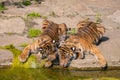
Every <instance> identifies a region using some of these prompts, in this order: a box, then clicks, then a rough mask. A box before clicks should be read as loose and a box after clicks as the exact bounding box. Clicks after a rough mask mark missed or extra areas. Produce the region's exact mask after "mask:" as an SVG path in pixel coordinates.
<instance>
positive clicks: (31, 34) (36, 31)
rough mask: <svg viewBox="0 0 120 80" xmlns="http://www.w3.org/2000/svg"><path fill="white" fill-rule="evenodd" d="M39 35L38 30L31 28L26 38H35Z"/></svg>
mask: <svg viewBox="0 0 120 80" xmlns="http://www.w3.org/2000/svg"><path fill="white" fill-rule="evenodd" d="M40 34H41V30H39V29H34V28H31V29H29V30H28V37H30V38H32V37H37V36H39V35H40Z"/></svg>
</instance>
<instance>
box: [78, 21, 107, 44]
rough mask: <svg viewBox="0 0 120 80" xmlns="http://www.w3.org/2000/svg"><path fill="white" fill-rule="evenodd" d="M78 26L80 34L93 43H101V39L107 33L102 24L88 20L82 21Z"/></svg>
mask: <svg viewBox="0 0 120 80" xmlns="http://www.w3.org/2000/svg"><path fill="white" fill-rule="evenodd" d="M76 28H77V33H78V34H82V35H84V37H83V38H85V39H87V40H88V41H89V42H91V43H93V44H99V42H100V39H101V38H102V36H103V34H104V33H105V28H104V27H103V26H102V25H101V24H97V23H95V22H92V21H88V20H83V21H80V22H79V23H78V24H77V27H76Z"/></svg>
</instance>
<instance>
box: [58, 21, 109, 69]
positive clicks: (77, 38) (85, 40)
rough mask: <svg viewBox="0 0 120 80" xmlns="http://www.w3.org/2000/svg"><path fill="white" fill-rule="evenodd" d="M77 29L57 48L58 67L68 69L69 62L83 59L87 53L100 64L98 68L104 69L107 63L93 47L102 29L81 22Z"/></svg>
mask: <svg viewBox="0 0 120 80" xmlns="http://www.w3.org/2000/svg"><path fill="white" fill-rule="evenodd" d="M81 25H82V26H81ZM77 27H78V30H77V31H78V32H77V34H75V35H70V36H69V38H68V39H67V40H66V41H65V42H63V43H62V44H61V46H60V47H59V58H60V65H61V66H62V67H68V65H69V64H70V62H71V60H73V59H76V58H84V56H85V53H86V52H88V53H92V54H94V55H95V56H96V57H97V59H98V61H99V62H100V66H101V67H102V68H105V67H106V66H107V62H106V60H105V58H104V57H103V55H102V54H101V52H100V51H99V49H98V48H97V46H96V45H95V43H96V42H98V40H99V39H100V38H101V36H102V35H103V33H104V31H105V30H104V27H102V26H98V25H96V24H95V23H94V22H88V23H84V22H82V23H79V26H77Z"/></svg>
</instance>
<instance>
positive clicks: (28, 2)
mask: <svg viewBox="0 0 120 80" xmlns="http://www.w3.org/2000/svg"><path fill="white" fill-rule="evenodd" d="M22 4H23V5H25V6H29V5H31V4H32V3H31V1H30V0H25V1H22Z"/></svg>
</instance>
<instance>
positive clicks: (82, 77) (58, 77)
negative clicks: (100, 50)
mask: <svg viewBox="0 0 120 80" xmlns="http://www.w3.org/2000/svg"><path fill="white" fill-rule="evenodd" d="M0 80H120V71H119V70H117V71H116V70H111V71H75V70H67V69H52V68H48V69H46V68H37V69H33V68H13V69H0Z"/></svg>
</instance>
